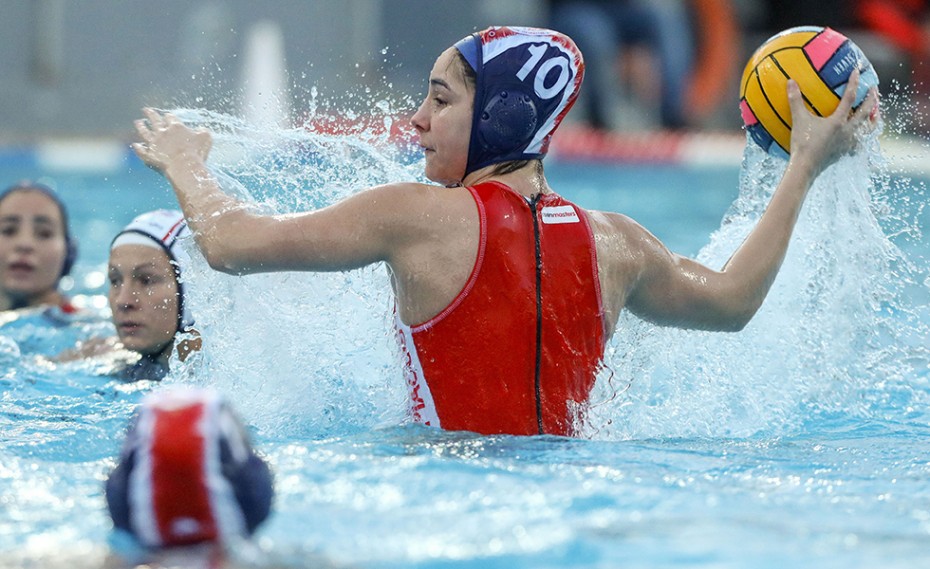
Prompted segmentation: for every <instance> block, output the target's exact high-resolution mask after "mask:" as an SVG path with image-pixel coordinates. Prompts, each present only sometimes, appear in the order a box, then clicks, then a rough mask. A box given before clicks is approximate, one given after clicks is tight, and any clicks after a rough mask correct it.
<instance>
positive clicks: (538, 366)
mask: <svg viewBox="0 0 930 569" xmlns="http://www.w3.org/2000/svg"><path fill="white" fill-rule="evenodd" d="M541 197H542V194H541V193H540V194H536V195H535V196H533V198H532V199H527V200H526V201H527V202H529V206H530V210H531V211H532V212H533V241H534V243H535V245H536V373H535V374H534V385H535V389H536V426H537V427H538V428H539V434H540V435H542V434H543V417H542V388H541V386H540V383H539V380H540V377H539V375H540V372H541V370H542V250H541V248H540V242H539V212H538V211H536V206H537V205H538V204H539V199H540V198H541Z"/></svg>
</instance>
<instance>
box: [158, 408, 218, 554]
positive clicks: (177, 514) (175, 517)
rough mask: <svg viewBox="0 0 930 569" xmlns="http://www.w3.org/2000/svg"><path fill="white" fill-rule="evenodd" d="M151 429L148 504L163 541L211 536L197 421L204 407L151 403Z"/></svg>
mask: <svg viewBox="0 0 930 569" xmlns="http://www.w3.org/2000/svg"><path fill="white" fill-rule="evenodd" d="M154 412H155V413H156V417H155V426H154V429H153V432H152V450H151V453H152V454H151V456H152V506H153V510H154V513H155V521H156V524H157V526H158V530H159V533H160V534H161V538H162V542H163V543H164V544H165V545H186V544H192V543H198V542H201V541H207V540H213V539H216V537H217V535H218V531H217V524H216V520H215V519H214V518H213V511H212V509H211V507H210V496H209V495H208V485H207V480H206V467H205V466H206V465H205V461H206V460H207V459H206V448H205V442H204V439H203V434H202V433H201V432H200V423H201V421H202V420H203V415H204V413H205V408H204V405H203V404H202V403H195V404H193V405H189V406H187V407H182V408H179V409H155V410H154Z"/></svg>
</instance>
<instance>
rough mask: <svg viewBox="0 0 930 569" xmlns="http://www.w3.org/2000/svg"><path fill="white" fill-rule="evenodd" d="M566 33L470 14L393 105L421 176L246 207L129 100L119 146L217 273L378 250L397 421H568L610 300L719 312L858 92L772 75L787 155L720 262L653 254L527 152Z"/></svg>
mask: <svg viewBox="0 0 930 569" xmlns="http://www.w3.org/2000/svg"><path fill="white" fill-rule="evenodd" d="M583 72H584V64H583V61H582V56H581V53H580V52H579V51H578V49H577V48H576V46H575V44H574V43H573V42H572V40H571V39H570V38H568V37H567V36H565V35H563V34H560V33H558V32H554V31H551V30H543V29H536V28H506V27H498V28H489V29H487V30H484V31H482V32H480V33H476V34H473V35H470V36H468V37H466V38H464V39H462V40H461V41H459V42H458V43H456V44H455V45H454V46H453V47H450V48H449V49H447V50H445V51H444V52H443V53H442V54H441V55H440V56H439V58H438V59H437V60H436V62H435V64H434V66H433V69H432V72H431V73H430V76H429V88H428V92H427V95H426V98H425V100H424V101H423V103H422V104H421V105H420V107H419V109H418V110H417V111H416V113H415V114H414V115H413V117H412V119H411V122H412V124H413V126H414V127H415V129H416V132H417V134H418V135H419V143H420V146H421V147H422V148H423V150H424V154H425V161H426V176H427V178H429V179H430V180H432V181H434V182H436V183H437V184H439V185H429V184H420V183H395V184H388V185H383V186H378V187H375V188H371V189H369V190H367V191H363V192H360V193H358V194H356V195H353V196H351V197H349V198H347V199H345V200H343V201H341V202H339V203H337V204H335V205H333V206H330V207H327V208H324V209H321V210H318V211H313V212H308V213H303V214H298V215H280V216H274V215H258V214H255V213H252V212H250V211H249V210H248V209H247V208H244V207H240V204H239V202H237V201H236V200H235V199H233V198H232V197H230V196H228V195H226V194H224V193H223V191H222V190H221V188H220V186H219V184H218V182H217V179H216V178H215V177H214V176H213V175H212V174H211V173H210V170H209V169H208V168H207V166H206V160H207V157H208V155H209V153H210V148H211V143H212V138H211V135H210V133H209V132H208V131H206V130H203V129H200V130H192V129H190V128H188V127H187V126H185V125H184V124H182V123H181V122H180V121H179V120H178V119H177V118H176V117H174V116H173V115H171V114H164V115H163V114H160V113H158V112H155V111H154V110H152V109H146V110H145V111H144V112H145V116H146V119H145V120H139V121H137V122H136V129H137V131H138V134H139V136H140V138H141V142H139V143H136V144H134V149H135V151H136V153H137V154H138V155H139V156H140V157H141V158H142V159H143V160H144V161H145V162H146V163H147V164H148V165H149V166H151V167H152V168H154V169H156V170H158V171H160V172H161V173H162V174H163V175H164V176H165V177H166V178H167V179H168V180H169V181H170V182H171V184H172V186H173V187H174V190H175V193H176V195H177V197H178V201H179V202H180V204H181V207H182V209H183V210H184V212H185V215H186V216H187V218H188V220H189V221H190V224H191V227H192V229H193V230H194V236H195V238H196V240H197V243H198V245H199V247H200V248H201V250H202V251H203V253H204V255H205V257H206V259H207V261H208V262H209V263H210V265H211V266H212V267H214V268H216V269H218V270H221V271H224V272H228V273H232V274H247V273H256V272H267V271H297V270H305V271H344V270H350V269H355V268H358V267H362V266H364V265H368V264H371V263H376V262H385V263H386V264H387V266H388V268H389V271H390V276H391V283H392V285H393V288H394V293H395V299H396V315H397V327H398V330H399V337H400V338H401V342H402V346H403V350H404V353H405V355H406V371H407V373H408V378H407V379H408V384H409V385H410V398H411V413H412V416H413V418H414V420H417V421H419V422H423V423H426V424H429V425H434V426H438V427H443V428H446V429H461V430H471V431H478V432H481V433H510V434H527V435H528V434H543V433H551V434H560V435H572V434H574V433H575V432H576V422H577V419H578V417H579V415H583V413H584V408H585V405H586V403H587V401H588V397H589V393H590V391H591V389H592V387H593V385H594V382H595V378H596V375H597V372H598V369H599V366H600V365H601V361H602V358H603V355H604V349H605V344H606V342H607V340H608V339H609V337H610V335H611V334H612V333H613V330H614V328H615V325H616V323H617V319H618V317H619V315H620V312H621V310H623V309H628V310H630V311H631V312H633V313H634V314H636V315H638V316H639V317H642V318H644V319H647V320H650V321H652V322H656V323H659V324H663V325H671V326H679V327H689V328H699V329H705V330H739V329H741V328H743V327H744V326H745V325H746V323H747V322H749V320H750V319H751V318H752V316H753V315H754V314H755V313H756V311H757V310H758V308H759V307H760V305H761V304H762V301H763V300H764V298H765V296H766V294H767V293H768V290H769V288H770V286H771V284H772V282H773V280H774V279H775V276H776V274H777V272H778V270H779V267H780V266H781V263H782V260H783V258H784V256H785V252H786V250H787V247H788V242H789V240H790V237H791V233H792V231H793V229H794V226H795V223H796V220H797V217H798V213H799V211H800V208H801V206H802V204H803V202H804V199H805V197H806V195H807V192H808V190H809V189H810V187H811V184H812V183H813V181H814V179H815V178H816V177H817V176H818V175H819V174H820V173H821V172H822V171H823V170H824V169H825V168H826V167H827V166H829V165H830V164H832V163H833V162H834V161H836V160H837V159H838V158H839V156H841V155H842V154H843V153H846V152H848V151H850V150H852V149H853V148H854V147H855V145H856V133H857V131H858V130H861V129H864V128H867V127H868V126H869V124H868V123H869V120H870V114H871V112H872V109H873V108H874V107H875V105H876V104H877V98H878V94H877V91H876V90H874V89H873V90H872V91H871V92H870V93H869V95H868V97H867V99H866V100H865V102H864V103H863V104H862V105H861V108H859V109H858V110H855V111H853V110H852V106H853V99H854V96H855V93H856V88H857V86H858V73H855V72H854V73H853V76H852V77H851V78H850V84H849V86H848V88H847V89H846V93H845V95H844V96H843V98H842V100H841V102H840V104H839V107H838V108H837V111H836V112H835V113H834V114H833V115H831V116H829V117H816V116H814V115H813V114H811V113H810V112H808V111H807V110H806V109H805V107H804V102H803V100H802V98H801V95H800V92H799V91H798V89H797V86H796V85H794V84H793V83H790V84H789V100H790V102H791V112H792V119H793V123H794V128H793V131H792V140H791V148H792V153H791V158H790V161H789V163H788V166H787V169H786V170H785V173H784V175H783V177H782V179H781V182H780V184H779V185H778V188H777V189H776V191H775V194H774V196H773V198H772V201H771V203H770V204H769V206H768V208H767V210H766V212H765V214H764V215H763V216H762V218H761V219H760V221H759V223H758V224H757V225H756V227H755V228H754V229H753V231H752V232H751V233H750V235H749V236H748V237H747V238H746V240H745V241H744V243H743V244H742V245H741V246H740V247H739V248H738V249H737V251H736V252H735V253H734V254H733V256H732V257H731V258H730V260H729V261H728V262H727V263H726V264H725V266H724V267H723V268H722V269H721V270H714V269H711V268H709V267H706V266H704V265H701V264H700V263H698V262H696V261H694V260H691V259H688V258H685V257H682V256H679V255H676V254H674V253H671V252H670V251H669V250H668V249H667V248H666V247H665V246H664V245H663V244H662V243H661V242H659V240H658V239H656V238H655V237H654V236H653V235H652V234H650V233H649V232H648V231H646V230H645V229H644V228H643V227H641V226H640V225H638V224H637V223H635V222H634V221H633V220H631V219H630V218H628V217H626V216H624V215H621V214H618V213H608V212H598V211H588V210H584V209H582V208H580V207H578V206H576V205H575V204H572V203H570V202H569V201H567V200H565V199H564V198H562V197H560V196H559V195H558V194H556V193H555V192H554V191H553V189H552V188H550V186H549V184H548V182H547V180H546V177H545V174H544V171H543V163H542V159H543V157H544V156H545V154H546V151H547V149H548V146H549V141H550V139H551V137H552V135H553V133H554V132H555V130H556V128H557V127H558V125H559V123H560V121H561V120H562V118H563V117H564V116H565V114H566V113H567V112H568V110H569V109H570V108H571V106H572V104H573V103H574V101H575V98H576V96H577V94H578V90H579V88H580V86H581V81H582V75H583Z"/></svg>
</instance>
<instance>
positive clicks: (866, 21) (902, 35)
mask: <svg viewBox="0 0 930 569" xmlns="http://www.w3.org/2000/svg"><path fill="white" fill-rule="evenodd" d="M856 15H857V17H858V19H859V22H860V23H861V24H862V25H863V26H865V27H866V28H868V29H869V30H870V31H872V32H874V33H876V34H877V35H878V36H880V37H881V38H882V39H883V40H885V41H886V42H887V43H889V44H890V45H891V46H893V47H894V48H896V49H897V50H899V51H901V52H903V53H904V54H905V55H906V57H907V58H908V60H909V61H908V64H909V66H910V72H911V81H912V82H913V87H912V89H911V91H910V97H911V105H912V108H910V109H907V111H910V112H907V113H906V114H907V116H908V117H909V121H908V122H910V124H911V127H912V128H913V129H914V130H915V131H916V132H917V133H920V134H924V135H926V134H928V132H930V125H928V124H927V116H928V113H930V68H928V66H927V61H928V58H930V2H927V1H925V0H859V2H858V6H857V10H856Z"/></svg>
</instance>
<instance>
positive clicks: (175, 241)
mask: <svg viewBox="0 0 930 569" xmlns="http://www.w3.org/2000/svg"><path fill="white" fill-rule="evenodd" d="M190 235H191V231H190V229H188V227H187V222H186V221H184V214H182V213H181V212H180V211H176V210H171V209H158V210H155V211H150V212H147V213H143V214H142V215H139V216H137V217H136V218H135V219H133V220H132V221H131V222H130V223H129V225H127V226H126V227H124V228H123V230H122V231H120V232H119V233H118V234H117V235H116V237H115V238H114V239H113V243H112V244H110V250H111V251H112V250H113V249H116V248H117V247H120V246H122V245H144V246H146V247H155V248H158V249H161V250H162V251H164V252H165V253H167V254H168V259H170V260H171V264H172V265H174V274H175V278H177V281H178V331H179V332H183V331H184V330H186V329H188V328H190V327H192V326H193V325H194V317H193V316H192V315H191V313H190V309H189V307H188V306H187V302H185V298H184V289H185V287H186V286H187V283H184V282H183V279H182V278H181V277H182V275H183V273H184V268H185V267H188V266H190V262H191V259H190V255H188V254H187V251H185V250H184V248H183V247H181V245H180V240H181V239H184V238H187V237H190Z"/></svg>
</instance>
